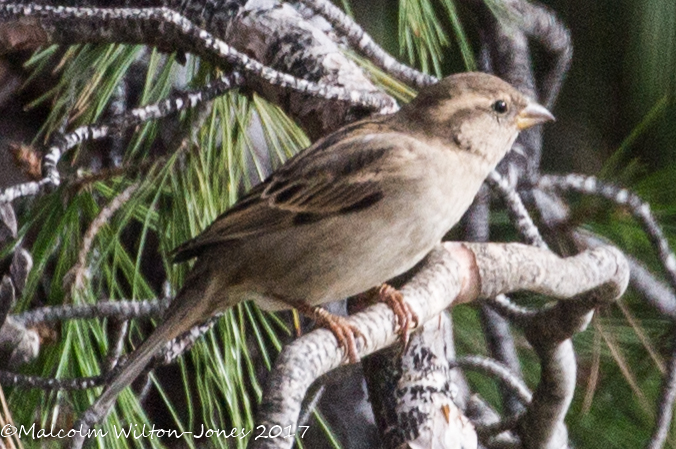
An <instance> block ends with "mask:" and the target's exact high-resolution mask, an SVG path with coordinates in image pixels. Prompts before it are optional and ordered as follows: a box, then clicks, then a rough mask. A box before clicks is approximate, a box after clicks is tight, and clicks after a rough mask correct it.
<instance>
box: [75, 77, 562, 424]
mask: <svg viewBox="0 0 676 449" xmlns="http://www.w3.org/2000/svg"><path fill="white" fill-rule="evenodd" d="M553 119H554V117H553V116H552V114H551V113H549V111H547V110H546V109H545V108H544V107H542V106H540V105H538V104H536V103H534V102H532V101H529V100H528V99H527V98H525V97H524V96H523V95H522V94H520V93H519V92H518V91H517V90H516V89H515V88H513V87H512V86H511V85H509V84H508V83H506V82H504V81H502V80H500V79H499V78H496V77H494V76H491V75H488V74H484V73H464V74H459V75H453V76H449V77H447V78H445V79H443V80H441V81H440V82H439V83H437V84H435V85H432V86H429V87H426V88H425V89H423V90H422V91H421V92H420V94H419V95H418V96H417V97H416V98H415V99H414V100H413V101H412V102H411V103H409V104H407V105H405V106H404V107H403V108H401V110H399V111H398V112H397V113H395V114H392V115H387V116H379V117H375V118H371V119H367V120H363V121H360V122H357V123H354V124H351V125H348V126H346V127H344V128H342V129H340V130H338V131H336V132H334V133H333V134H331V135H329V136H327V137H325V138H323V139H321V140H319V141H318V142H316V143H315V144H314V145H312V146H311V147H309V148H307V149H305V150H304V151H302V152H301V153H299V154H298V155H296V156H295V157H293V158H292V159H290V160H289V161H287V162H286V163H285V164H284V165H283V166H282V167H280V168H279V169H278V170H277V171H276V172H274V173H273V174H272V175H271V176H270V177H269V178H268V179H267V180H265V181H264V182H263V183H262V184H260V185H258V186H257V187H255V188H254V189H253V190H251V192H249V193H248V194H247V195H246V196H244V197H243V198H242V199H241V200H240V201H239V202H237V204H235V205H234V206H233V207H231V208H230V209H229V210H227V211H226V212H225V213H224V214H222V215H221V216H220V217H218V218H217V219H216V220H215V221H214V223H213V224H211V225H210V226H209V227H208V228H207V229H206V230H204V232H202V234H200V235H199V236H197V237H196V238H194V239H192V240H190V241H188V242H186V243H184V244H183V245H181V246H179V247H178V248H177V249H176V250H175V261H177V262H182V261H186V260H189V259H192V258H197V261H196V262H195V266H194V268H193V269H192V271H191V273H190V275H189V276H188V279H187V280H186V282H185V285H184V287H183V289H182V290H181V292H180V293H179V294H178V296H177V297H176V299H175V300H174V301H173V303H172V305H171V307H170V308H169V310H168V311H167V313H166V316H165V320H164V322H163V323H162V324H160V325H159V326H158V327H157V328H156V329H155V331H154V332H153V333H152V334H151V335H150V337H148V339H147V340H146V341H145V342H144V343H143V344H142V345H141V347H140V348H139V349H138V350H136V351H135V352H134V353H132V354H131V356H130V358H129V360H128V361H127V362H126V364H125V365H124V366H123V367H122V369H121V372H120V373H119V374H118V375H117V376H116V377H115V378H114V380H113V381H112V383H111V384H110V385H109V386H108V388H107V389H106V391H105V392H104V393H103V394H102V396H101V397H100V398H99V399H98V400H97V401H96V403H95V404H94V405H93V407H92V408H90V410H89V411H88V413H95V414H96V415H97V416H103V415H104V414H105V413H106V412H107V411H108V409H109V408H110V406H111V405H112V404H113V403H114V401H115V398H116V397H117V395H118V393H119V392H120V391H122V389H123V388H124V387H126V386H127V385H129V384H130V383H131V382H132V381H133V380H134V379H135V378H136V377H137V376H138V375H139V374H140V373H141V371H142V370H143V369H144V368H145V366H146V365H147V364H148V362H149V361H150V360H151V359H152V357H153V355H155V353H157V352H158V351H159V350H160V349H161V348H162V347H163V346H164V345H165V343H167V342H169V341H170V340H172V339H174V338H176V337H178V336H179V335H181V334H182V333H184V332H186V331H188V330H189V329H191V328H192V327H193V326H195V325H198V324H200V323H202V322H204V321H206V320H207V319H208V318H210V317H211V316H213V315H214V314H216V313H219V312H221V311H223V310H225V309H227V308H228V307H231V306H233V305H235V304H237V303H238V302H240V301H245V300H253V301H255V302H256V304H258V305H259V306H261V307H262V308H264V309H268V310H279V309H288V308H291V307H296V308H298V309H299V310H300V311H301V312H303V313H306V314H309V315H311V316H313V317H314V318H315V319H318V321H319V324H321V325H324V326H328V327H329V328H331V330H332V331H333V332H334V334H335V335H336V337H337V338H338V339H339V342H340V343H341V344H342V345H343V346H344V347H345V349H346V352H348V354H349V355H350V358H351V359H353V360H354V358H355V354H354V348H353V347H354V336H355V333H356V334H357V335H358V331H356V329H354V328H351V327H350V326H349V325H347V324H346V322H345V320H344V319H342V318H340V317H336V316H333V315H330V314H328V312H326V311H325V310H324V309H321V308H320V307H318V306H319V305H320V304H323V303H326V302H329V301H335V300H339V299H343V298H346V297H348V296H352V295H356V294H358V293H360V292H364V291H366V290H368V289H370V288H373V287H376V286H378V285H381V284H383V283H384V282H385V281H387V280H388V279H390V278H393V277H395V276H397V275H399V274H401V273H403V272H405V271H407V270H409V269H410V268H412V267H413V266H414V265H415V264H416V263H418V262H419V261H420V260H421V259H422V258H423V257H424V256H425V255H426V254H427V253H428V252H429V251H430V250H431V249H432V247H434V246H435V245H436V244H437V243H439V242H440V240H441V238H442V237H443V236H444V234H446V232H447V231H448V230H449V229H450V228H451V227H452V226H453V225H455V224H456V223H457V222H458V220H460V218H461V216H462V215H463V213H464V212H465V211H466V210H467V208H468V207H469V206H470V204H471V203H472V200H473V199H474V196H475V195H476V193H477V191H478V190H479V187H480V186H481V184H482V183H483V181H484V179H485V178H486V176H487V175H488V174H489V172H490V171H491V170H493V169H494V168H495V166H496V165H497V163H498V162H499V161H500V160H501V159H502V158H503V156H505V154H506V153H507V152H508V151H509V150H510V148H511V146H512V144H513V142H514V140H515V139H516V137H517V134H518V133H519V131H520V130H523V129H526V128H528V127H531V126H533V125H537V124H539V123H542V122H545V121H548V120H553ZM397 294H398V292H396V291H394V289H392V288H391V287H388V286H385V287H384V288H382V289H381V296H383V297H384V299H385V300H387V301H388V302H390V303H391V305H392V306H393V308H394V309H395V311H396V312H397V314H398V315H399V316H402V315H407V316H409V317H410V313H409V312H407V310H406V309H407V308H406V306H405V303H404V302H403V301H402V300H401V297H400V295H399V297H397ZM400 324H401V325H402V327H406V328H408V323H407V322H406V320H405V319H402V321H401V322H400Z"/></svg>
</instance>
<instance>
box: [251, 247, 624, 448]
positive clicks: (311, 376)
mask: <svg viewBox="0 0 676 449" xmlns="http://www.w3.org/2000/svg"><path fill="white" fill-rule="evenodd" d="M628 281H629V268H628V264H627V261H626V259H625V258H624V256H623V255H622V253H621V252H619V251H618V250H617V249H615V248H612V247H599V248H596V249H593V250H589V251H585V252H583V253H581V254H579V255H577V256H574V257H570V258H566V259H562V258H559V257H558V256H556V255H554V254H553V253H551V252H549V251H547V250H543V249H539V248H534V247H530V246H527V245H522V244H498V243H488V244H480V243H476V244H473V243H463V244H458V243H444V244H442V245H440V246H439V247H437V248H436V249H435V250H434V251H432V252H431V253H430V254H429V255H428V256H427V258H426V259H425V260H424V261H423V262H422V263H421V266H420V268H419V270H418V271H417V274H416V275H415V276H414V277H413V278H412V279H411V281H409V282H408V283H407V284H406V285H405V286H404V287H403V288H402V289H401V292H402V293H403V295H404V298H406V301H407V302H408V303H409V304H410V306H411V308H412V309H413V310H414V311H415V312H416V313H417V315H418V317H420V323H421V324H420V326H422V325H423V324H424V323H425V322H427V321H428V320H430V319H432V318H434V317H436V316H437V315H438V314H439V313H441V312H442V311H444V310H445V309H446V308H447V307H449V306H450V305H455V304H459V303H464V302H469V301H473V300H476V299H479V298H488V297H493V296H495V295H499V294H505V293H509V292H514V291H518V290H531V291H534V292H537V293H542V294H545V295H548V296H552V297H554V298H559V299H562V300H566V301H560V302H558V303H557V304H556V305H555V306H554V307H550V308H546V309H544V311H543V312H542V316H543V318H542V320H533V325H534V327H533V329H531V330H530V332H535V333H536V334H538V335H541V337H542V341H543V343H542V347H543V348H547V350H550V352H551V349H550V348H551V346H550V345H548V344H547V342H557V343H559V342H561V341H562V340H563V341H568V340H567V339H568V338H569V337H570V335H572V333H574V332H577V331H580V330H582V329H584V327H585V325H586V323H587V320H588V316H589V313H590V312H592V311H593V310H594V308H595V307H597V306H598V305H599V304H601V303H604V302H610V301H613V300H615V299H617V298H618V297H619V296H620V295H621V294H622V293H623V292H624V290H625V289H626V287H627V283H628ZM349 319H350V320H351V321H352V322H353V323H354V324H355V325H357V326H358V327H359V329H360V330H361V331H362V332H363V333H364V335H365V336H366V338H367V341H366V342H361V341H360V342H359V346H358V351H359V354H360V356H362V357H365V356H367V355H369V354H372V353H374V352H375V351H378V350H380V349H383V348H385V347H387V346H390V345H392V344H393V343H395V342H396V341H397V327H396V319H395V316H394V314H393V312H392V311H391V310H390V309H389V307H388V306H386V305H384V304H377V305H375V306H372V307H369V308H368V309H367V310H365V311H364V312H361V313H358V314H355V315H354V316H352V317H350V318H349ZM550 320H562V321H561V322H565V325H564V326H562V329H561V330H560V331H557V332H555V333H552V332H549V330H550V329H551V328H552V326H551V323H552V321H550ZM540 321H542V322H547V323H548V324H549V326H542V325H538V324H537V323H539V322H540ZM344 360H345V354H343V353H342V351H341V350H340V349H339V348H338V345H337V343H336V340H335V338H334V337H333V335H332V334H331V333H330V332H329V331H328V330H324V329H318V330H316V331H314V332H312V333H310V334H308V335H306V336H305V337H303V338H300V339H298V340H296V341H295V342H293V343H292V344H290V345H288V346H287V347H286V348H285V349H284V350H283V351H282V353H281V354H280V356H279V358H278V360H277V363H276V365H275V369H274V371H273V373H272V374H271V377H270V379H269V381H268V384H267V390H266V392H265V395H264V398H263V402H262V404H261V407H260V409H259V414H258V419H257V423H258V424H260V425H264V426H265V428H267V429H270V428H271V427H272V426H274V425H278V426H281V427H282V428H284V427H287V426H289V425H291V426H295V425H296V422H297V419H298V414H299V412H300V407H301V402H302V400H303V398H304V396H305V392H306V391H307V389H308V388H309V387H310V385H311V384H312V383H313V382H314V381H315V380H316V379H317V378H318V377H320V376H321V375H323V374H325V373H327V372H328V371H330V370H332V369H335V368H337V367H338V366H340V365H341V364H343V363H344ZM543 364H544V362H543ZM545 375H546V373H545ZM547 380H548V379H545V378H543V381H547ZM548 383H549V382H548V381H547V382H546V384H548ZM538 391H541V390H540V388H538V390H536V392H535V396H534V397H536V398H540V399H538V401H539V402H538V403H537V407H536V408H535V412H538V413H539V412H542V413H545V414H546V413H551V409H549V408H548V407H547V405H548V403H547V401H548V399H549V398H548V397H547V395H546V394H544V392H540V393H538ZM534 402H535V400H534ZM528 412H529V413H530V412H531V409H530V408H529V410H528ZM439 413H443V410H440V411H439ZM564 413H565V412H564ZM528 416H530V418H529V420H528V421H527V422H528V423H532V422H533V416H532V413H530V415H528ZM429 418H430V419H428V420H425V421H423V422H427V423H429V422H432V421H433V419H432V417H431V416H430V417H429ZM535 418H538V417H535ZM522 424H523V423H522ZM422 431H425V429H422ZM545 437H546V436H545ZM292 443H293V440H291V439H281V438H278V439H258V440H251V442H250V447H253V448H288V447H291V444H292ZM530 443H531V444H538V443H536V442H533V441H531V442H530ZM531 444H529V445H528V446H527V447H535V446H532V445H531ZM538 447H548V446H547V445H546V443H545V445H543V446H538Z"/></svg>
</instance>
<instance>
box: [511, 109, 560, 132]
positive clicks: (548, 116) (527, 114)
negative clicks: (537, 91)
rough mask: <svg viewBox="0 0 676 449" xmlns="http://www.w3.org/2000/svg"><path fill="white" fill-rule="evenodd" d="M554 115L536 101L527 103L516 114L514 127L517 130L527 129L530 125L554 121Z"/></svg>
mask: <svg viewBox="0 0 676 449" xmlns="http://www.w3.org/2000/svg"><path fill="white" fill-rule="evenodd" d="M554 120H555V119H554V116H553V115H552V113H551V112H549V111H548V110H547V108H545V107H544V106H540V105H539V104H537V103H528V106H526V107H525V108H523V110H522V111H521V112H519V114H518V115H517V116H516V127H517V128H518V129H519V131H523V130H524V129H528V128H530V127H531V126H535V125H539V124H540V123H544V122H551V121H554Z"/></svg>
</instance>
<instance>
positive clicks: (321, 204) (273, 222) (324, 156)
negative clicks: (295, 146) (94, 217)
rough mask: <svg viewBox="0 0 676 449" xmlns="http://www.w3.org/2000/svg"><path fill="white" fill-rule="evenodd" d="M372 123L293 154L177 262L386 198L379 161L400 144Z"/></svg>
mask: <svg viewBox="0 0 676 449" xmlns="http://www.w3.org/2000/svg"><path fill="white" fill-rule="evenodd" d="M369 128H370V127H363V128H359V129H356V130H355V129H354V128H352V129H347V130H344V131H345V133H344V134H343V135H342V137H341V138H338V139H336V138H335V135H332V136H330V137H329V138H327V139H324V140H322V141H319V142H317V144H316V145H314V146H312V147H310V148H308V149H307V150H306V151H304V152H302V153H300V154H299V155H298V156H296V157H295V158H293V159H291V160H289V161H288V162H287V163H286V164H285V165H284V166H282V167H281V168H280V169H279V170H278V171H276V172H275V173H273V174H272V175H271V176H270V178H268V179H267V180H266V181H265V182H263V183H262V184H260V185H258V186H257V187H255V188H254V189H253V190H252V191H251V192H250V193H249V194H247V195H246V196H245V197H243V198H242V199H241V200H240V201H238V202H237V204H235V205H234V206H233V207H232V208H230V209H228V210H227V211H226V212H225V213H223V214H222V215H221V216H219V217H218V218H217V219H216V220H215V221H214V222H213V223H212V224H211V225H210V226H209V227H208V228H207V229H205V230H204V231H203V232H202V233H201V234H200V235H198V236H197V237H195V238H194V239H192V240H190V241H188V242H186V243H184V244H182V245H180V246H179V247H178V248H176V249H175V250H174V251H173V255H174V262H182V261H185V260H188V259H191V258H193V257H197V256H199V255H200V254H201V253H202V251H203V250H204V249H205V248H206V247H208V246H211V245H216V244H222V243H227V242H229V241H233V240H239V239H242V238H246V237H251V236H254V235H260V234H267V233H270V232H275V231H279V230H281V229H286V228H288V227H290V226H298V225H303V224H307V223H311V222H314V221H317V220H320V219H322V218H325V217H328V216H331V215H335V214H344V213H350V212H355V211H358V210H362V209H365V208H368V207H370V206H372V205H374V204H376V203H377V202H378V201H380V200H381V199H382V198H383V192H382V191H381V190H380V187H381V184H380V183H379V182H378V176H379V171H380V170H379V168H378V167H380V164H379V163H378V161H380V160H381V159H382V158H384V157H386V156H387V155H388V153H390V152H391V151H392V150H394V149H395V148H394V147H393V145H392V142H397V139H394V140H393V139H392V138H391V137H392V136H391V135H390V136H389V138H386V137H385V134H384V133H377V134H373V133H372V131H373V130H372V129H369ZM339 133H340V132H339ZM348 153H349V157H346V156H347V154H348Z"/></svg>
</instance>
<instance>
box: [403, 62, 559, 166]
mask: <svg viewBox="0 0 676 449" xmlns="http://www.w3.org/2000/svg"><path fill="white" fill-rule="evenodd" d="M399 114H400V115H401V116H402V118H403V119H404V120H405V121H406V122H409V123H411V124H412V125H413V127H414V128H415V129H418V130H420V132H422V133H423V134H424V135H425V136H426V137H428V138H437V139H441V140H444V141H446V143H447V144H452V145H454V146H455V147H457V148H460V149H461V150H464V151H469V152H472V153H475V154H477V155H479V156H481V157H483V158H486V159H488V160H489V161H490V162H491V163H493V162H494V163H497V162H498V161H499V160H500V159H502V158H503V157H504V155H505V154H506V153H507V152H508V151H509V150H510V148H511V147H512V144H513V143H514V140H515V139H516V137H517V135H518V133H519V131H523V130H524V129H527V128H530V127H531V126H535V125H538V124H540V123H544V122H547V121H550V120H554V116H553V115H552V114H551V113H550V112H549V111H548V110H547V109H546V108H545V107H543V106H541V105H539V104H538V103H536V102H534V101H532V100H529V99H528V98H527V97H526V96H524V95H523V94H521V93H520V92H519V91H518V90H516V89H515V88H514V87H513V86H512V85H511V84H509V83H507V82H505V81H503V80H501V79H500V78H498V77H496V76H493V75H489V74H486V73H462V74H457V75H451V76H449V77H446V78H444V79H442V80H441V81H439V82H438V83H436V84H434V85H432V86H428V87H426V88H424V89H423V90H421V91H420V93H419V94H418V96H417V97H416V98H415V99H414V100H413V101H411V103H409V104H407V105H406V106H404V107H403V108H402V109H401V111H400V112H399Z"/></svg>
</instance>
